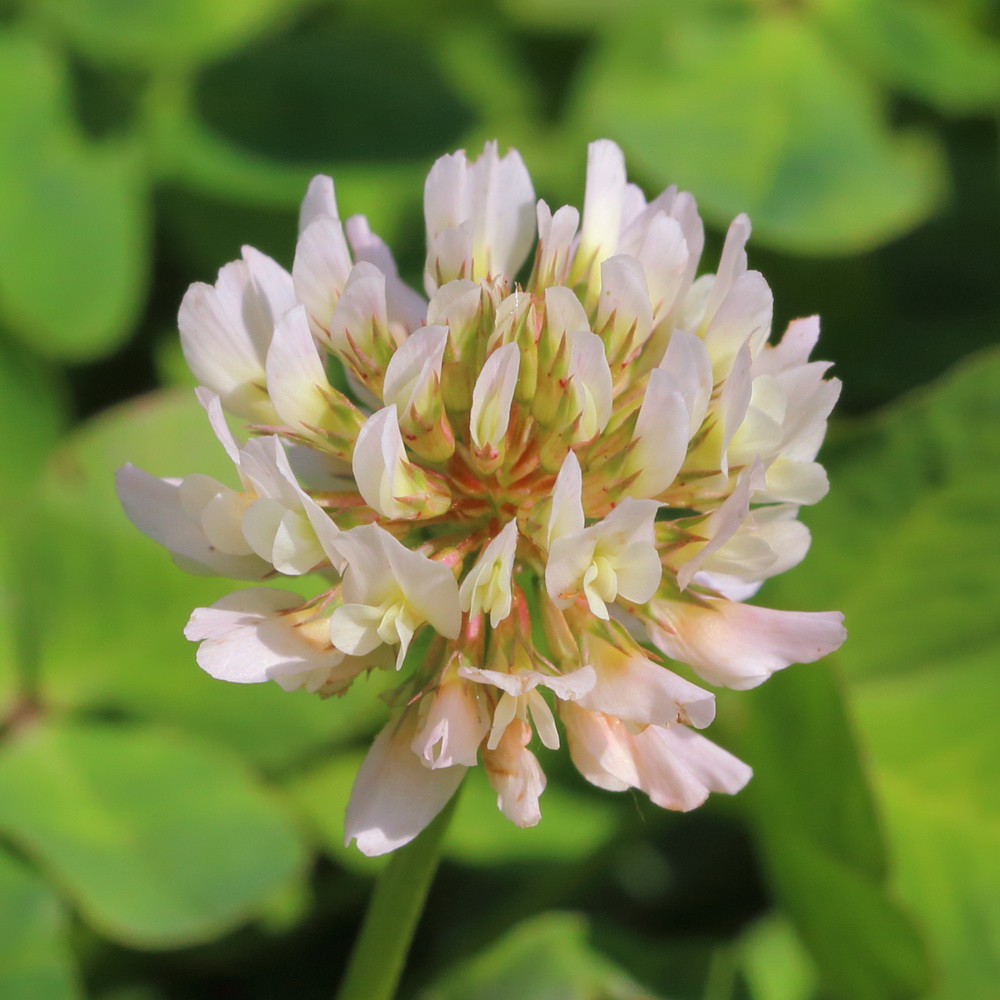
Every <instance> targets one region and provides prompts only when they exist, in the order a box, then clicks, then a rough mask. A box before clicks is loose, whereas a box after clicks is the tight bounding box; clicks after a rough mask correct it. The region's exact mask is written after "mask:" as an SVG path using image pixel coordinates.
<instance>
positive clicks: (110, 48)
mask: <svg viewBox="0 0 1000 1000" xmlns="http://www.w3.org/2000/svg"><path fill="white" fill-rule="evenodd" d="M305 2H307V0H142V2H141V3H133V2H131V0H38V3H37V4H36V6H37V7H39V8H40V10H41V12H42V13H43V14H44V15H45V16H47V17H48V18H49V19H50V20H51V21H52V22H53V23H54V24H56V25H58V27H59V29H60V30H61V31H62V32H64V33H66V34H67V35H68V36H69V37H70V38H71V39H72V41H73V43H74V45H76V46H77V47H79V49H80V50H81V51H83V52H85V53H86V54H87V55H88V56H89V57H90V58H92V59H95V60H99V61H102V62H108V63H112V64H115V65H123V66H128V67H135V68H138V69H142V70H146V69H149V68H150V67H151V66H154V67H156V66H167V67H171V68H177V67H178V66H184V65H194V64H198V63H201V62H205V61H207V60H209V59H214V58H216V57H218V56H219V55H221V54H223V53H225V52H227V51H230V50H232V49H234V48H236V47H238V46H240V45H243V44H245V43H246V42H247V41H248V40H250V39H251V38H253V37H254V36H256V35H258V34H260V33H261V32H264V31H267V30H269V29H272V28H273V27H274V26H275V25H277V24H280V23H281V21H282V20H284V19H286V18H287V16H288V15H289V14H291V13H293V12H294V11H295V9H296V8H297V7H302V6H304V3H305Z"/></svg>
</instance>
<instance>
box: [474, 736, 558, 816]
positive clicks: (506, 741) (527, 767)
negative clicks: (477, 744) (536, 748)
mask: <svg viewBox="0 0 1000 1000" xmlns="http://www.w3.org/2000/svg"><path fill="white" fill-rule="evenodd" d="M530 739H531V727H530V726H528V724H527V723H525V722H522V721H520V720H515V721H514V722H512V723H511V724H510V725H509V726H508V727H507V728H506V729H505V730H504V734H503V736H502V737H501V739H500V742H499V744H498V745H497V746H496V748H495V749H485V750H484V751H483V764H484V765H485V767H486V775H487V777H488V778H489V781H490V784H491V785H492V786H493V790H494V791H495V792H496V793H497V807H498V808H499V809H500V811H501V812H502V813H503V814H504V816H506V817H507V819H509V820H510V821H511V822H512V823H515V824H516V825H517V826H520V827H529V826H535V825H536V824H537V823H538V821H539V820H540V819H541V818H542V813H541V810H540V809H539V805H538V800H539V797H540V796H541V794H542V792H543V791H545V775H544V773H543V772H542V769H541V766H540V765H539V763H538V759H537V758H536V757H535V755H534V754H533V753H532V752H531V751H530V750H528V749H527V745H528V741H529V740H530Z"/></svg>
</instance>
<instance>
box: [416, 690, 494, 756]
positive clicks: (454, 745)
mask: <svg viewBox="0 0 1000 1000" xmlns="http://www.w3.org/2000/svg"><path fill="white" fill-rule="evenodd" d="M427 702H429V705H428V706H427V708H426V712H425V713H423V715H422V718H423V721H422V723H421V724H420V727H419V729H418V731H417V734H416V735H415V736H414V737H413V743H412V744H411V749H412V750H413V752H414V753H415V754H416V755H417V756H418V757H420V758H422V760H423V761H424V762H425V763H426V766H428V767H434V768H438V767H452V766H453V765H455V764H462V765H464V766H466V767H474V766H475V765H476V757H477V754H478V752H479V745H480V744H481V743H482V742H483V740H484V739H485V738H486V734H487V732H489V728H490V717H489V713H488V712H487V710H486V706H485V705H484V703H483V700H482V698H481V697H480V695H479V692H478V691H477V690H476V688H475V687H473V686H472V685H471V684H467V683H466V682H465V681H464V680H462V679H460V678H458V677H456V676H452V677H450V678H447V679H445V680H444V681H442V682H441V683H440V684H439V685H438V688H437V690H436V691H435V692H434V694H433V695H431V696H429V698H427V699H425V704H426V703H427ZM423 708H424V706H423V705H422V706H421V709H422V710H423Z"/></svg>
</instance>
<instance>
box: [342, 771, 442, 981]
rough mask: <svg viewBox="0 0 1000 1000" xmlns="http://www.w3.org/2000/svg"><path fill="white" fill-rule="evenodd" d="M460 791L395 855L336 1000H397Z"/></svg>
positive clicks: (378, 888) (371, 903) (372, 902)
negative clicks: (401, 977)
mask: <svg viewBox="0 0 1000 1000" xmlns="http://www.w3.org/2000/svg"><path fill="white" fill-rule="evenodd" d="M460 791H461V790H459V792H456V793H455V794H454V795H453V796H452V797H451V801H450V802H449V803H448V804H447V805H446V806H445V807H444V809H442V810H441V812H440V813H438V815H437V816H436V817H435V818H434V819H433V820H432V821H431V823H430V824H428V826H427V827H426V828H425V829H424V830H423V831H422V832H421V833H420V835H419V836H418V837H416V838H415V839H414V840H413V841H411V842H410V843H409V844H407V845H406V846H405V847H401V848H399V849H398V850H397V851H395V852H394V853H393V855H392V858H391V859H390V861H389V864H388V866H387V867H386V868H385V869H384V870H383V871H382V873H381V875H379V877H378V881H377V882H376V883H375V891H374V892H373V893H372V898H371V900H370V901H369V903H368V911H367V912H366V913H365V919H364V923H363V924H362V925H361V931H360V932H359V934H358V938H357V940H356V941H355V942H354V950H353V951H352V952H351V959H350V962H349V963H348V966H347V973H346V974H345V976H344V979H343V982H341V984H340V990H339V991H338V993H337V1000H392V998H393V997H394V996H395V995H396V987H397V986H398V985H399V978H400V976H401V975H402V972H403V964H404V962H405V961H406V955H407V952H409V950H410V942H411V941H412V940H413V933H414V931H415V930H416V928H417V922H418V921H419V919H420V915H421V913H422V912H423V909H424V902H425V901H426V899H427V893H428V890H429V889H430V887H431V882H432V881H433V880H434V873H435V871H437V866H438V861H439V860H440V857H441V843H442V841H443V840H444V834H445V831H446V830H447V829H448V823H449V822H450V820H451V817H452V814H453V813H454V811H455V805H456V803H457V802H458V796H459V793H460Z"/></svg>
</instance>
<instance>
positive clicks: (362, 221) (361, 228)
mask: <svg viewBox="0 0 1000 1000" xmlns="http://www.w3.org/2000/svg"><path fill="white" fill-rule="evenodd" d="M345 229H346V231H347V239H348V241H349V242H350V244H351V250H352V251H353V252H354V257H355V260H358V261H362V260H366V261H368V262H369V263H371V264H374V265H375V266H376V267H377V268H378V269H379V270H380V271H381V272H382V273H383V274H384V275H385V300H386V311H387V314H388V317H389V322H390V323H399V324H400V325H402V326H403V327H404V328H405V329H406V330H416V329H417V327H419V326H420V325H421V324H422V323H423V322H424V317H425V316H426V315H427V303H426V302H425V301H424V297H423V296H422V295H421V294H420V293H419V292H417V291H416V290H415V289H413V288H410V286H409V285H407V284H406V283H405V282H403V281H401V280H400V278H399V271H398V269H397V268H396V261H395V258H394V257H393V256H392V251H391V250H390V249H389V247H388V246H387V245H386V243H385V241H384V240H382V239H381V238H379V237H378V236H376V235H375V234H374V233H373V232H372V231H371V229H370V228H369V226H368V220H367V219H366V218H365V217H364V216H363V215H352V216H351V217H350V218H349V219H348V220H347V222H346V223H345Z"/></svg>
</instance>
